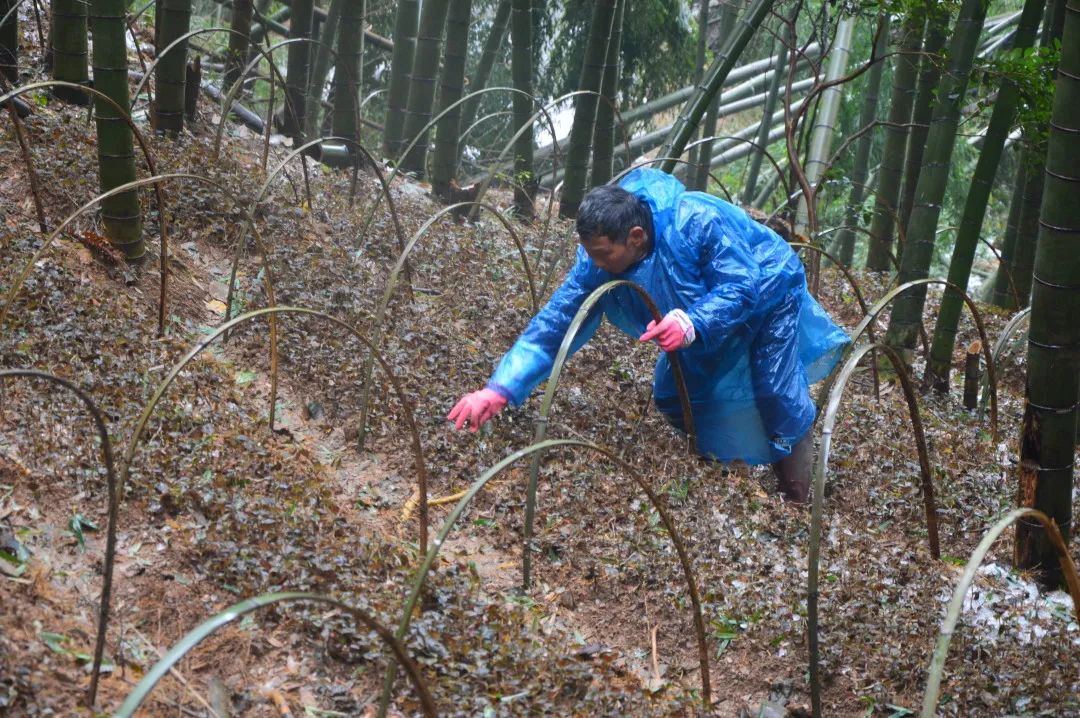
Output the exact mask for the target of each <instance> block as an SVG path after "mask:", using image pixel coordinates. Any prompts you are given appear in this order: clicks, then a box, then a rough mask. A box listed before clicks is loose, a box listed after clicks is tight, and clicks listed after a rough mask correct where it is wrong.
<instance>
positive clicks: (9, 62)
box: [0, 0, 19, 85]
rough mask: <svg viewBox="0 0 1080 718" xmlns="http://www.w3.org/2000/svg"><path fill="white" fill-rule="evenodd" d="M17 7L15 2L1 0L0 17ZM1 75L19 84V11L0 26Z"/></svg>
mask: <svg viewBox="0 0 1080 718" xmlns="http://www.w3.org/2000/svg"><path fill="white" fill-rule="evenodd" d="M14 7H15V0H0V17H3V16H4V15H7V12H8V11H9V10H11V9H12V8H14ZM0 75H3V76H4V78H5V79H6V80H7V81H8V82H10V83H11V84H12V85H17V84H19V11H18V10H13V11H12V12H11V14H10V15H8V16H7V20H5V21H4V24H2V25H0Z"/></svg>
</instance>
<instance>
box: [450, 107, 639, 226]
mask: <svg viewBox="0 0 1080 718" xmlns="http://www.w3.org/2000/svg"><path fill="white" fill-rule="evenodd" d="M515 92H521V90H515ZM522 94H528V93H522ZM578 95H596V96H597V97H599V98H601V99H603V100H604V101H605V102H607V103H608V104H609V105H611V108H612V110H613V111H614V113H615V118H616V119H617V120H618V122H619V126H620V128H621V129H622V137H623V142H624V143H625V144H626V153H627V155H629V154H630V141H629V139H628V136H627V134H626V124H625V123H624V122H623V118H622V113H621V112H619V108H618V107H617V106H616V105H615V103H614V102H613V101H612V99H611V98H610V97H605V96H604V95H602V94H601V93H599V92H596V91H595V90H574V91H573V92H567V93H566V94H565V95H562V96H561V97H556V98H555V99H554V100H552V101H551V102H549V103H547V104H546V105H543V106H541V107H540V109H539V110H537V111H536V112H534V113H533V114H532V115H531V116H530V117H529V119H528V120H527V121H525V122H524V123H523V124H522V125H521V127H519V128H518V129H517V132H515V133H514V135H513V137H511V138H510V140H509V141H508V142H507V143H506V145H505V146H503V148H502V151H501V152H499V156H498V157H496V158H495V161H494V163H493V164H494V165H495V166H496V167H498V166H499V165H501V164H502V162H503V159H504V158H505V157H506V153H507V152H509V151H510V150H511V149H512V148H513V147H514V145H515V144H516V143H517V141H518V139H519V138H520V137H521V136H522V135H523V134H525V132H526V130H528V129H529V128H530V127H531V126H532V125H533V124H534V123H535V122H536V120H537V118H539V117H540V115H543V116H544V117H545V118H546V119H547V122H548V127H549V129H550V131H551V141H552V146H553V153H552V154H553V157H554V159H555V160H558V157H559V142H558V139H557V138H556V137H555V124H554V121H553V120H552V119H551V115H550V113H549V112H548V110H550V109H551V108H553V107H555V106H556V105H558V104H559V103H561V102H563V101H564V100H568V99H570V98H571V97H576V96H578ZM532 100H533V101H534V102H535V101H536V98H535V97H533V98H532ZM493 177H494V173H490V172H489V173H488V174H487V176H485V177H484V179H483V181H481V182H480V187H479V188H478V189H477V191H476V199H477V201H480V200H481V199H483V198H484V195H485V194H486V193H487V190H488V187H489V186H490V185H491V180H492V178H493ZM552 199H553V200H554V195H553V196H552ZM475 212H476V210H474V213H473V214H472V215H471V216H472V217H475V216H476V214H475ZM548 217H549V221H550V210H549V215H548Z"/></svg>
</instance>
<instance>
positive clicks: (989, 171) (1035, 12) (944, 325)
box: [925, 0, 1046, 392]
mask: <svg viewBox="0 0 1080 718" xmlns="http://www.w3.org/2000/svg"><path fill="white" fill-rule="evenodd" d="M1045 5H1046V0H1026V2H1025V3H1024V9H1023V14H1022V15H1021V16H1020V25H1019V27H1018V28H1017V31H1016V36H1015V38H1014V39H1013V46H1012V47H1013V49H1027V48H1030V47H1031V46H1032V45H1033V44H1034V43H1035V34H1036V32H1037V30H1038V27H1039V20H1040V18H1041V17H1042V14H1043V7H1044V6H1045ZM1019 101H1020V92H1019V89H1018V88H1017V86H1016V83H1014V82H1012V81H1010V80H1008V79H1006V80H1005V82H1004V83H1003V84H1002V86H1001V89H1000V90H999V92H998V97H997V101H996V102H995V103H994V110H993V112H992V114H991V115H990V123H989V125H988V127H987V129H986V136H985V137H984V139H983V146H982V151H981V152H980V153H979V161H978V162H977V163H976V165H975V172H974V175H973V176H972V179H971V186H970V188H969V189H968V194H967V199H966V200H965V202H964V211H963V214H962V215H961V219H960V229H959V231H958V233H957V235H956V243H955V245H954V246H953V253H952V259H951V260H950V262H949V281H950V282H952V283H953V284H955V285H956V286H958V287H966V286H967V283H968V279H970V277H971V263H972V262H973V261H974V259H975V249H976V247H977V246H978V243H979V236H980V235H981V233H982V225H983V218H984V216H985V215H986V205H987V202H988V201H989V199H990V190H991V188H992V187H993V185H994V177H995V175H996V174H997V169H998V164H999V163H1000V162H1001V155H1002V153H1003V151H1004V149H1005V140H1006V138H1007V137H1008V135H1009V131H1010V130H1011V128H1012V124H1013V120H1014V119H1015V118H1016V109H1017V106H1018V104H1019ZM1036 216H1037V215H1036ZM962 305H963V302H962V300H961V299H960V298H959V296H957V295H956V294H955V293H953V292H946V293H945V296H943V297H942V299H941V309H940V311H939V312H938V319H937V325H936V326H935V328H934V341H933V343H932V344H931V346H930V360H929V361H928V362H927V365H926V377H925V384H927V385H929V386H932V387H934V388H935V389H937V390H938V391H946V392H947V391H948V389H949V369H950V367H951V366H952V354H953V348H954V347H955V344H956V330H957V326H958V324H959V322H960V311H961V309H962Z"/></svg>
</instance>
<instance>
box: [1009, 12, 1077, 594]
mask: <svg viewBox="0 0 1080 718" xmlns="http://www.w3.org/2000/svg"><path fill="white" fill-rule="evenodd" d="M1060 47H1061V63H1060V65H1059V66H1058V73H1057V80H1056V83H1055V91H1054V104H1053V109H1052V111H1051V116H1050V136H1049V139H1048V140H1047V152H1046V177H1045V184H1044V188H1043V200H1042V213H1041V216H1040V220H1039V242H1038V247H1037V249H1036V254H1035V279H1034V284H1033V285H1032V291H1031V329H1030V332H1029V334H1028V359H1027V362H1028V378H1027V406H1026V408H1025V412H1024V424H1023V430H1022V433H1021V440H1020V467H1021V468H1020V486H1019V491H1018V494H1019V496H1020V504H1021V506H1024V507H1028V506H1030V507H1032V508H1035V509H1038V510H1039V511H1042V512H1043V513H1045V514H1047V515H1048V516H1050V517H1051V518H1052V519H1053V520H1054V521H1055V523H1057V525H1058V527H1059V528H1060V529H1061V532H1062V534H1063V536H1064V538H1065V541H1066V542H1068V540H1069V534H1070V530H1071V527H1072V491H1073V474H1074V467H1073V462H1074V460H1075V446H1076V431H1077V426H1076V425H1077V399H1078V398H1080V321H1077V317H1078V316H1080V202H1077V197H1078V196H1080V0H1069V2H1068V5H1067V10H1066V12H1065V22H1064V30H1063V34H1062V37H1061V45H1060ZM1016 561H1017V563H1018V565H1019V566H1020V567H1022V568H1031V567H1035V566H1038V567H1040V568H1041V569H1042V574H1043V579H1044V582H1045V583H1046V584H1047V585H1050V586H1059V585H1060V584H1061V582H1062V578H1063V576H1062V570H1061V565H1060V564H1059V562H1058V561H1059V559H1058V556H1057V554H1056V552H1055V551H1054V549H1053V547H1052V546H1051V545H1050V542H1049V541H1048V540H1047V537H1046V532H1045V530H1044V529H1042V527H1041V526H1034V525H1031V524H1030V523H1025V522H1020V523H1018V524H1017V529H1016Z"/></svg>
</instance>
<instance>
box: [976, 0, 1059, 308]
mask: <svg viewBox="0 0 1080 718" xmlns="http://www.w3.org/2000/svg"><path fill="white" fill-rule="evenodd" d="M1064 27H1065V0H1051V1H1050V3H1049V4H1048V5H1047V7H1046V13H1045V14H1044V17H1043V23H1042V33H1041V35H1040V38H1039V44H1040V46H1042V47H1044V48H1055V47H1057V44H1058V43H1059V42H1060V40H1061V36H1062V33H1063V31H1064ZM1046 131H1047V127H1046V125H1045V123H1044V124H1041V126H1034V127H1029V128H1025V131H1024V132H1023V133H1022V135H1021V140H1022V141H1021V142H1020V143H1019V145H1020V147H1021V149H1020V152H1019V160H1018V165H1017V171H1016V179H1015V183H1014V185H1013V193H1012V199H1011V201H1010V203H1009V217H1008V223H1007V225H1006V229H1005V237H1004V240H1003V242H1002V247H1001V267H1000V268H999V269H998V272H997V274H996V276H995V277H994V285H993V294H992V301H993V303H994V304H995V305H997V306H999V307H1002V308H1004V309H1021V308H1023V307H1026V306H1027V305H1028V298H1029V296H1030V294H1031V272H1032V267H1033V266H1034V263H1035V243H1036V241H1037V237H1038V217H1039V210H1040V209H1041V207H1042V191H1043V179H1042V178H1043V172H1044V170H1045V164H1044V162H1045V157H1046V145H1045V143H1043V142H1040V141H1039V140H1040V138H1042V137H1044V135H1045V133H1046Z"/></svg>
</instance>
